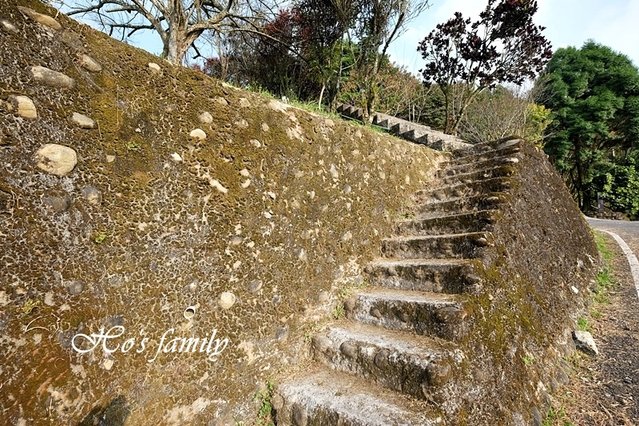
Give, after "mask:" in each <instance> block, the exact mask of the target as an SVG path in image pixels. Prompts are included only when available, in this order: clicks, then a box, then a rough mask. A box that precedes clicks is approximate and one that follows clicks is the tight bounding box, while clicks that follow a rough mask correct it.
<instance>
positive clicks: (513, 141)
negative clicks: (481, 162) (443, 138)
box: [452, 137, 522, 156]
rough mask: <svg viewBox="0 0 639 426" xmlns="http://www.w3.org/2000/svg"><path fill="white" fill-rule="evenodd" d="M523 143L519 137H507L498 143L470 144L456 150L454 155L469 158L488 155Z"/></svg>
mask: <svg viewBox="0 0 639 426" xmlns="http://www.w3.org/2000/svg"><path fill="white" fill-rule="evenodd" d="M521 142H522V141H521V139H519V138H517V137H507V138H503V139H499V140H496V141H490V142H482V143H476V144H470V146H469V147H467V148H464V149H459V150H455V151H453V152H452V153H453V155H454V156H467V155H471V154H481V153H486V152H490V151H494V150H499V149H503V148H507V147H510V146H514V145H519V144H520V143H521Z"/></svg>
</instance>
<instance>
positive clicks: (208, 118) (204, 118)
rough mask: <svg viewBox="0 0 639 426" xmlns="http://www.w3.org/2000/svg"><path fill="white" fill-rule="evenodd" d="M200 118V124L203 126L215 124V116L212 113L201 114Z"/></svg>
mask: <svg viewBox="0 0 639 426" xmlns="http://www.w3.org/2000/svg"><path fill="white" fill-rule="evenodd" d="M198 118H199V119H200V123H203V124H211V123H212V122H213V116H212V115H211V113H210V112H207V111H204V112H203V113H202V114H200V116H199V117H198Z"/></svg>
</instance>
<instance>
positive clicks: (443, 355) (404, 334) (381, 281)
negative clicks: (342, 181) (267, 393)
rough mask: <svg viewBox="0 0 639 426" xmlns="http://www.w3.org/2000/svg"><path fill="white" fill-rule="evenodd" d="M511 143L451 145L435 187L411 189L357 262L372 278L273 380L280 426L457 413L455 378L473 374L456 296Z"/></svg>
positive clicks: (474, 256) (462, 290)
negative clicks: (410, 204)
mask: <svg viewBox="0 0 639 426" xmlns="http://www.w3.org/2000/svg"><path fill="white" fill-rule="evenodd" d="M519 143H520V142H519V141H518V140H515V139H512V140H507V141H499V142H497V143H496V145H492V144H481V145H475V146H472V147H471V148H466V149H463V150H457V151H455V152H454V153H453V156H452V158H451V160H450V161H449V162H447V163H445V164H444V167H443V168H442V169H441V170H440V171H439V177H438V182H436V183H435V184H434V187H433V188H428V189H424V190H422V191H420V192H419V193H417V194H415V201H416V205H417V208H416V212H415V217H414V218H412V219H407V220H402V221H399V222H398V223H397V226H396V235H394V236H392V237H389V238H387V239H385V240H383V242H382V247H381V253H382V258H381V259H378V260H375V261H373V262H372V263H371V264H370V265H368V266H367V268H366V273H367V274H368V278H369V282H370V283H371V286H369V287H368V288H366V289H365V290H363V291H360V292H358V293H357V294H355V295H354V296H353V297H351V298H350V299H349V300H347V301H346V302H345V304H344V308H345V312H346V318H345V319H344V320H341V321H338V322H335V323H334V324H331V325H330V326H329V327H328V328H327V329H326V330H324V331H323V332H321V333H319V334H317V335H315V336H314V337H313V339H312V353H313V358H314V361H315V362H314V363H313V367H312V368H311V369H310V370H308V371H304V372H303V373H302V374H300V375H298V376H295V377H293V378H291V379H290V380H288V381H287V382H285V383H283V384H281V385H280V386H279V387H278V389H277V391H276V395H275V398H274V407H275V410H276V422H277V424H278V425H295V426H306V425H380V426H381V425H384V426H388V425H434V424H455V422H454V421H452V422H451V418H450V417H451V416H453V418H454V415H455V413H456V412H458V411H459V410H460V409H461V407H463V405H464V401H463V400H461V399H463V398H462V397H460V393H459V392H458V391H456V388H455V382H456V380H463V378H468V377H470V376H469V373H472V372H469V371H466V370H468V368H470V369H471V370H472V354H466V353H464V351H463V350H462V345H460V344H459V342H460V341H461V340H463V339H464V337H465V336H466V334H467V327H466V322H467V315H468V313H467V309H466V308H465V301H466V299H467V298H468V297H469V295H476V294H479V293H480V292H481V291H482V283H481V280H480V279H479V278H478V277H477V276H476V275H475V274H474V272H473V265H474V264H475V262H477V261H478V259H480V258H481V256H482V252H483V250H484V249H485V248H486V247H489V246H490V245H491V240H492V234H491V232H490V231H491V230H492V229H493V224H494V223H495V221H496V220H497V218H498V213H499V207H500V203H501V202H502V199H503V196H504V195H505V193H506V192H508V190H509V188H510V181H511V179H510V176H511V175H512V174H513V173H514V164H516V163H517V162H518V161H519V157H518V152H519V150H520V147H519ZM468 365H470V367H467V366H468ZM465 366H466V367H465ZM457 390H458V389H457Z"/></svg>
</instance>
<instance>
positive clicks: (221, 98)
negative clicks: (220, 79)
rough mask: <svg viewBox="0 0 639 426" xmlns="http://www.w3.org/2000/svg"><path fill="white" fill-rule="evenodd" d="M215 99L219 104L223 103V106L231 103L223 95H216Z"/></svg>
mask: <svg viewBox="0 0 639 426" xmlns="http://www.w3.org/2000/svg"><path fill="white" fill-rule="evenodd" d="M213 101H215V102H216V103H217V104H219V105H222V106H228V104H229V101H227V100H226V99H224V98H223V97H221V96H216V97H214V98H213Z"/></svg>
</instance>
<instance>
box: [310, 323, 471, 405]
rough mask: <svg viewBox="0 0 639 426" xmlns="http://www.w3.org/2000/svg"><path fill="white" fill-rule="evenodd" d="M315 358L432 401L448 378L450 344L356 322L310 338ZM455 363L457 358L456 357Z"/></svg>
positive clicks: (452, 361)
mask: <svg viewBox="0 0 639 426" xmlns="http://www.w3.org/2000/svg"><path fill="white" fill-rule="evenodd" d="M313 349H314V354H315V358H316V359H318V360H319V361H322V362H323V363H325V364H326V365H328V366H329V367H331V368H333V369H336V370H340V371H345V372H347V373H351V374H355V375H357V376H359V377H365V378H367V379H369V380H372V381H374V382H375V383H377V384H379V385H381V386H383V387H386V388H389V389H392V390H395V391H397V392H401V393H404V394H407V395H411V396H413V397H415V398H418V399H427V400H433V399H438V396H439V395H438V390H440V389H441V388H442V386H444V385H445V384H446V383H448V381H449V380H450V379H451V378H452V376H453V370H454V369H455V367H456V362H455V358H457V359H459V358H461V352H458V353H457V354H454V345H450V344H448V345H444V344H442V343H441V342H439V341H438V340H435V339H429V338H427V337H423V336H416V335H414V334H411V333H406V332H401V331H394V330H385V329H381V328H380V327H375V326H371V325H365V324H359V323H343V324H340V325H335V326H331V327H329V329H328V330H327V331H326V332H323V333H320V334H317V335H316V336H315V337H314V338H313ZM459 361H461V359H459Z"/></svg>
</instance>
